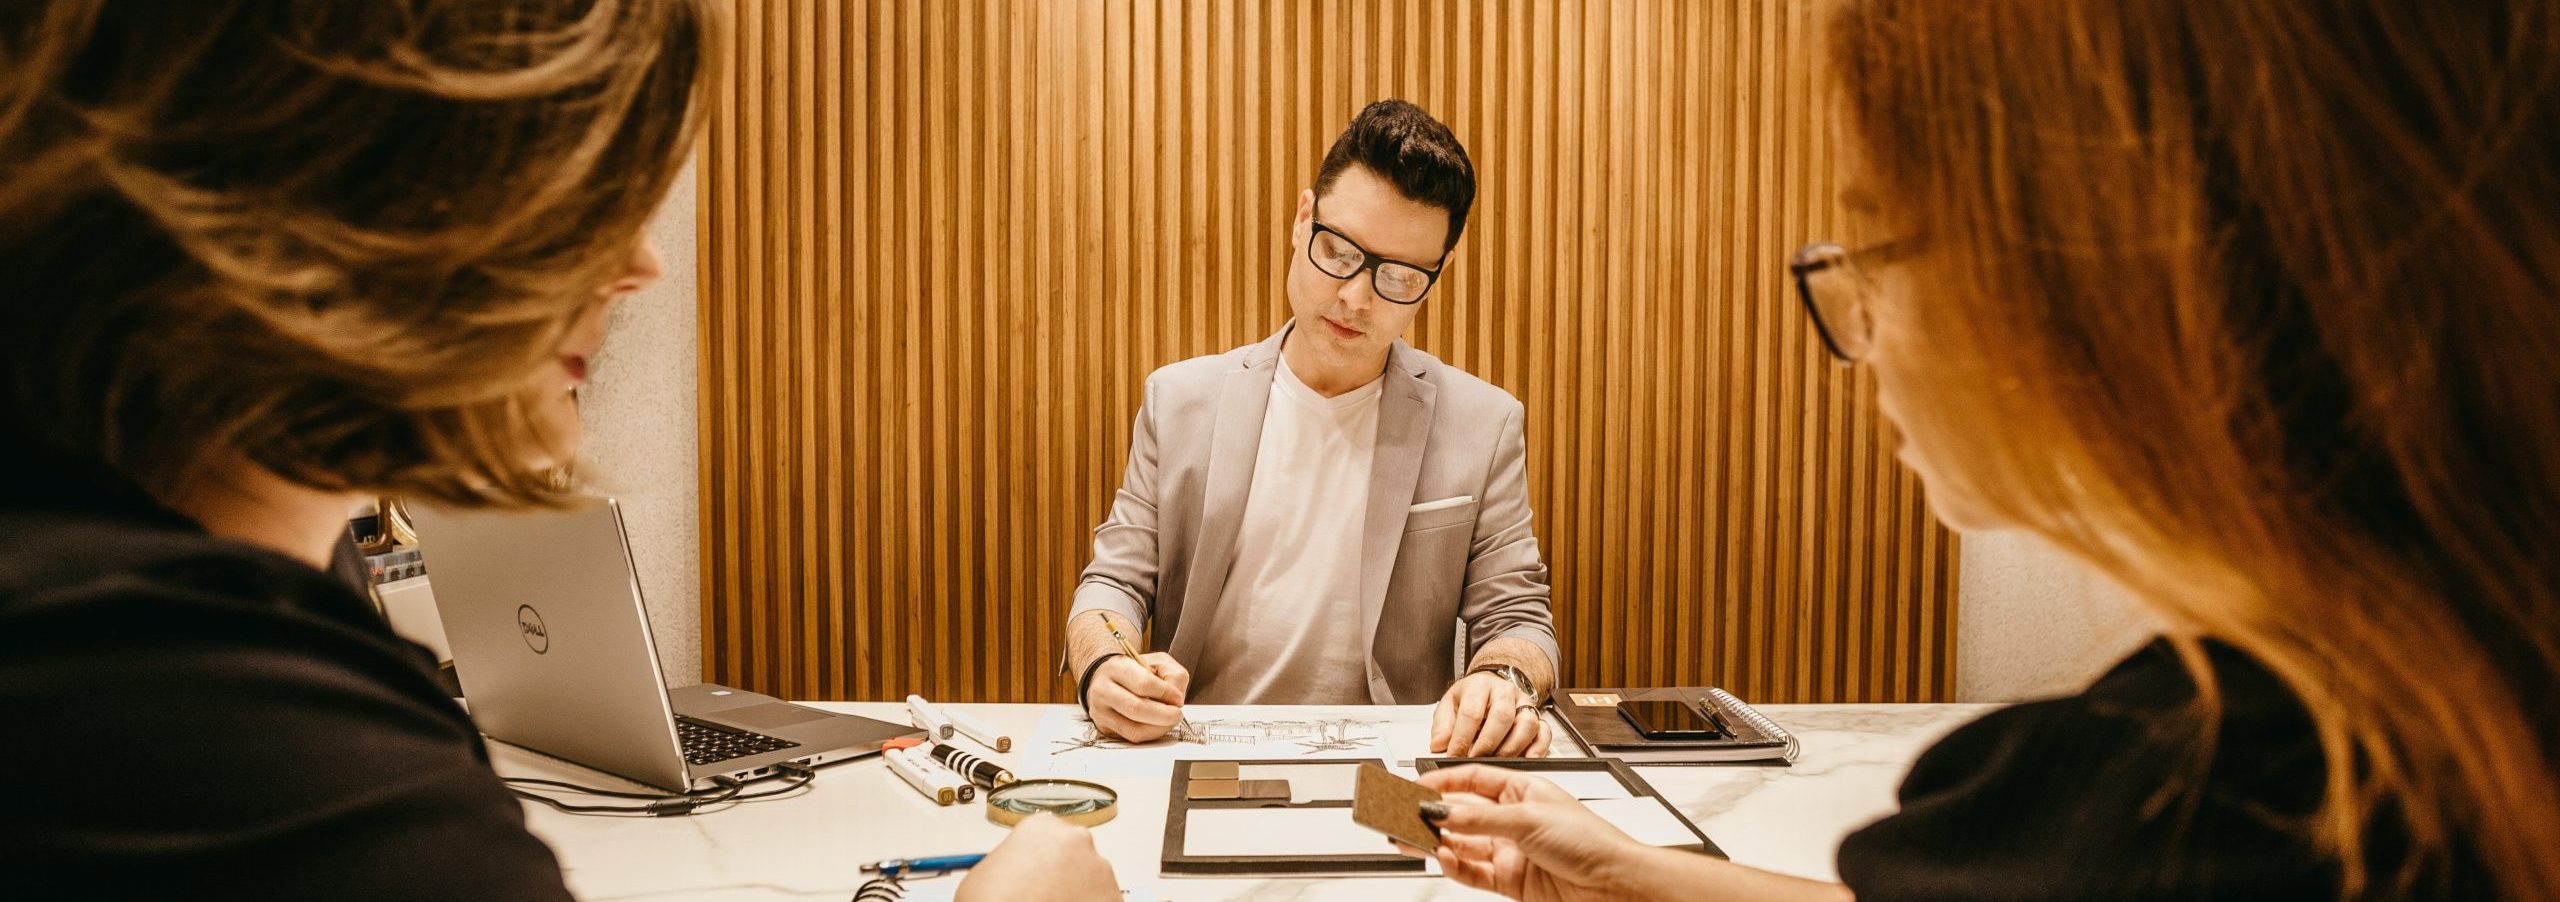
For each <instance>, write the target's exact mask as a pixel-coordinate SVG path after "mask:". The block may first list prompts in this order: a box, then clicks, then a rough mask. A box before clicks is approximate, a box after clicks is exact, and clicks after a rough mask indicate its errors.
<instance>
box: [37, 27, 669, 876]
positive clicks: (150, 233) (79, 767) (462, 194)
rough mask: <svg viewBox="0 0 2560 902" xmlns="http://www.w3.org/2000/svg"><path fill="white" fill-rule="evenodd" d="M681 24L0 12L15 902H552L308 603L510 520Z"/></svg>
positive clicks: (500, 827) (381, 669)
mask: <svg viewBox="0 0 2560 902" xmlns="http://www.w3.org/2000/svg"><path fill="white" fill-rule="evenodd" d="M712 15H713V10H712V9H711V8H710V6H709V4H708V3H707V2H705V0H510V2H489V0H405V2H398V3H344V2H321V0H308V2H249V0H188V2H185V3H143V2H125V0H39V2H22V3H11V4H8V5H7V6H6V8H5V9H0V261H5V265H0V272H5V276H0V323H5V325H0V710H5V711H6V712H7V716H6V726H5V727H0V740H4V741H0V745H5V747H7V748H8V749H9V750H10V752H11V756H10V757H11V763H12V765H13V766H14V767H15V768H16V769H17V770H18V771H19V772H20V773H22V774H26V775H28V776H30V777H31V779H26V780H22V781H21V785H20V786H19V787H18V789H17V791H16V792H14V793H13V798H12V800H11V802H10V804H9V805H8V806H7V812H6V813H5V814H0V862H5V863H7V864H8V867H7V871H8V873H9V875H10V876H9V879H10V881H11V887H12V890H13V891H24V890H27V889H28V888H30V887H33V888H34V890H35V891H36V892H37V893H39V894H41V895H47V896H50V895H54V894H66V895H70V894H76V895H79V896H83V897H101V898H128V897H136V896H140V895H142V894H144V893H146V892H179V893H183V894H185V895H187V896H188V897H190V898H202V897H215V898H238V897H248V898H262V899H278V898H359V897H361V898H376V899H390V898H399V899H408V898H421V899H423V898H504V899H526V898H567V892H566V891H565V889H564V887H563V886H562V883H561V878H560V872H559V868H558V865H557V863H556V862H554V861H553V859H552V857H551V854H550V852H549V851H548V850H547V849H545V848H544V847H543V845H542V843H540V842H539V841H537V840H536V839H534V838H533V837H532V836H531V835H530V834H528V833H526V832H525V830H524V825H523V815H522V812H521V811H520V809H519V808H518V805H517V802H516V801H515V800H514V799H513V798H512V797H511V796H509V795H508V793H507V792H506V790H505V789H503V788H501V786H500V784H499V782H498V780H497V779H496V778H495V776H494V775H493V774H492V773H491V772H490V770H489V767H488V764H487V762H486V760H485V757H484V753H483V751H482V749H481V748H480V746H479V743H478V738H477V733H476V732H475V731H474V730H473V729H472V726H471V723H470V721H469V720H468V719H466V718H465V717H464V716H463V714H462V713H461V711H459V710H458V709H457V708H456V706H455V705H454V704H453V701H452V699H451V698H449V697H447V695H446V693H445V692H444V691H443V690H442V689H440V688H439V684H438V682H437V680H436V678H435V668H434V662H433V661H432V660H431V659H429V658H428V657H427V656H426V655H425V654H424V652H423V651H422V650H420V649H419V648H417V647H416V646H414V645H411V644H409V643H407V642H404V641H402V640H400V639H399V638H397V637H396V636H394V635H393V634H392V633H391V631H390V630H389V628H388V627H387V626H386V625H385V624H384V622H383V621H382V619H381V617H380V616H379V615H378V614H376V613H375V611H374V609H373V608H372V607H371V605H370V604H369V603H368V602H366V601H365V600H364V598H363V596H361V595H359V594H358V593H357V591H356V590H355V589H354V588H353V587H351V586H349V585H347V584H345V583H343V582H339V581H335V580H333V579H331V578H329V577H328V576H327V575H326V574H325V573H324V572H323V568H324V567H325V566H326V565H327V563H328V562H329V560H330V558H331V555H332V553H333V551H334V550H335V549H336V548H337V547H339V546H340V545H342V544H343V543H344V541H345V539H346V534H347V519H346V518H347V514H348V512H349V510H350V508H351V507H352V506H353V505H354V503H355V502H356V501H358V500H360V499H362V498H365V497H367V496H370V495H374V494H378V493H388V494H398V495H404V496H415V497H424V498H433V499H436V500H439V501H442V502H446V503H451V504H459V505H471V506H500V507H503V506H526V505H533V504H539V503H541V502H540V499H541V498H542V493H543V492H544V490H546V489H547V488H549V487H550V486H551V485H552V484H553V479H554V475H553V474H554V471H555V469H556V467H557V465H558V464H560V463H562V462H564V461H567V460H568V459H570V457H571V455H572V454H573V453H574V451H575V448H576V446H577V442H578V427H577V417H576V411H575V409H574V408H573V406H572V402H571V398H570V393H571V391H572V390H573V389H574V388H575V387H576V386H577V385H578V384H579V383H580V382H581V381H582V380H583V379H584V378H585V376H586V369H587V367H588V365H589V361H590V360H591V358H592V357H593V356H594V355H595V353H596V351H597V350H598V348H599V346H600V344H601V342H602V336H603V322H604V315H605V310H606V308H607V307H609V306H610V305H611V304H612V303H613V301H614V300H615V299H616V298H618V297H621V296H624V295H627V294H629V293H631V292H633V291H635V290H637V289H638V288H640V287H641V286H644V285H646V284H648V282H650V281H651V280H653V279H655V278H656V276H657V260H656V257H655V255H654V252H652V251H651V250H649V249H648V247H647V246H646V245H645V244H644V243H643V240H642V238H641V234H642V226H643V224H644V222H645V221H646V219H647V218H648V217H649V215H650V214H651V212H652V210H653V209H654V208H655V207H656V205H657V203H658V201H659V199H660V197H661V196H662V195H663V194H664V193H665V191H666V189H667V186H668V184H669V183H670V181H671V180H672V179H673V177H674V175H675V173H676V171H677V168H678V167H679V166H680V165H681V164H682V162H683V159H684V156H685V154H686V153H687V152H688V151H689V150H690V147H691V143H692V141H691V138H692V134H693V129H694V122H695V119H696V114H695V110H696V108H697V107H698V104H699V99H700V98H699V90H698V86H699V84H700V81H701V79H702V78H703V77H704V76H705V74H706V73H707V71H708V68H707V67H708V55H709V54H710V52H711V45H710V43H709V41H710V30H711V25H712V22H711V17H712Z"/></svg>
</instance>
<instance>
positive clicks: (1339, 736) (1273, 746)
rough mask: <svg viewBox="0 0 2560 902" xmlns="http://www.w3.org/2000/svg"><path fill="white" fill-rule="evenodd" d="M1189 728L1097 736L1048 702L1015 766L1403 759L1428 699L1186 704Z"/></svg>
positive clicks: (1035, 770) (1051, 769) (1096, 769)
mask: <svg viewBox="0 0 2560 902" xmlns="http://www.w3.org/2000/svg"><path fill="white" fill-rule="evenodd" d="M1183 714H1184V716H1186V717H1188V718H1189V719H1190V720H1191V724H1192V726H1193V727H1194V728H1196V729H1197V731H1198V735H1197V736H1189V735H1186V737H1185V738H1184V739H1183V740H1180V741H1177V740H1175V739H1173V738H1172V737H1166V738H1162V739H1157V740H1154V741H1152V742H1142V743H1131V742H1127V741H1124V740H1121V739H1118V738H1115V737H1110V736H1105V735H1102V734H1101V733H1100V731H1098V730H1096V729H1095V728H1094V726H1093V724H1092V722H1091V721H1088V720H1086V719H1085V716H1084V712H1082V711H1079V710H1077V709H1075V708H1071V707H1063V706H1061V707H1057V708H1052V709H1050V710H1049V711H1048V712H1047V713H1046V714H1043V715H1042V716H1041V718H1040V726H1039V728H1038V729H1035V730H1033V731H1032V733H1031V737H1030V741H1029V742H1027V743H1024V744H1023V753H1022V759H1021V763H1020V765H1019V766H1017V767H1016V768H1014V770H1015V772H1016V773H1018V774H1020V775H1022V776H1025V777H1035V776H1038V777H1045V776H1073V775H1078V774H1085V775H1093V774H1133V775H1134V774H1163V773H1165V772H1166V769H1167V768H1168V767H1169V765H1170V763H1171V762H1174V761H1183V760H1191V759H1201V758H1208V759H1227V758H1234V759H1242V760H1314V761H1321V760H1325V759H1328V758H1383V759H1387V760H1390V761H1410V760H1412V758H1413V755H1414V754H1415V753H1416V752H1417V751H1419V750H1422V749H1426V748H1428V747H1429V745H1430V734H1431V707H1430V706H1429V705H1362V706H1345V707H1336V706H1321V705H1254V706H1249V707H1248V706H1241V705H1192V706H1190V707H1187V708H1184V709H1183Z"/></svg>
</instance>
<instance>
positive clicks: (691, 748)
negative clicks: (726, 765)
mask: <svg viewBox="0 0 2560 902" xmlns="http://www.w3.org/2000/svg"><path fill="white" fill-rule="evenodd" d="M676 738H678V739H679V740H681V741H683V743H684V760H685V763H687V764H695V765H701V764H716V763H719V762H722V761H727V760H729V759H731V758H744V757H746V756H748V755H759V754H763V753H765V752H770V751H773V750H776V749H791V748H799V747H800V744H799V743H797V742H792V741H790V740H787V739H779V738H776V737H772V736H767V735H765V734H763V733H750V732H747V731H745V730H740V729H736V728H733V727H724V726H721V725H719V724H716V723H712V722H710V721H705V720H695V719H693V718H690V717H685V716H683V715H677V716H676Z"/></svg>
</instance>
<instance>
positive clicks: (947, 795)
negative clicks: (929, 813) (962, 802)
mask: <svg viewBox="0 0 2560 902" xmlns="http://www.w3.org/2000/svg"><path fill="white" fill-rule="evenodd" d="M911 751H913V750H912V749H898V750H896V751H889V752H881V753H880V760H882V761H886V762H888V763H889V769H890V770H893V771H896V772H897V773H898V778H899V779H902V780H905V781H907V785H909V786H913V787H915V788H916V791H917V792H921V793H924V797H925V798H928V799H932V800H933V803H934V804H936V805H949V804H951V803H952V802H955V801H958V800H959V798H960V794H959V793H958V792H956V791H953V790H952V789H951V787H950V786H948V785H945V784H943V783H940V782H937V781H935V780H934V779H933V772H932V771H929V770H926V769H924V768H921V767H917V766H916V762H915V759H913V758H909V757H907V753H909V752H911Z"/></svg>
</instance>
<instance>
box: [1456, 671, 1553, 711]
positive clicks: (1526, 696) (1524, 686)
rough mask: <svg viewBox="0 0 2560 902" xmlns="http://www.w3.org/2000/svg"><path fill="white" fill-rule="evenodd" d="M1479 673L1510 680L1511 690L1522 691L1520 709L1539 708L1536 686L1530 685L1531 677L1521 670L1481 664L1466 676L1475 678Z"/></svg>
mask: <svg viewBox="0 0 2560 902" xmlns="http://www.w3.org/2000/svg"><path fill="white" fill-rule="evenodd" d="M1479 673H1490V674H1493V675H1494V676H1498V677H1501V678H1503V679H1505V680H1509V681H1510V682H1511V688H1513V689H1518V690H1520V704H1519V705H1518V707H1521V708H1536V707H1537V706H1538V689H1537V687H1535V686H1532V685H1529V675H1528V674H1526V673H1522V672H1520V668H1517V667H1513V666H1511V665H1509V664H1479V665H1476V666H1475V667H1474V668H1473V669H1470V670H1468V671H1467V672H1466V676H1475V675H1476V674H1479Z"/></svg>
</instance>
